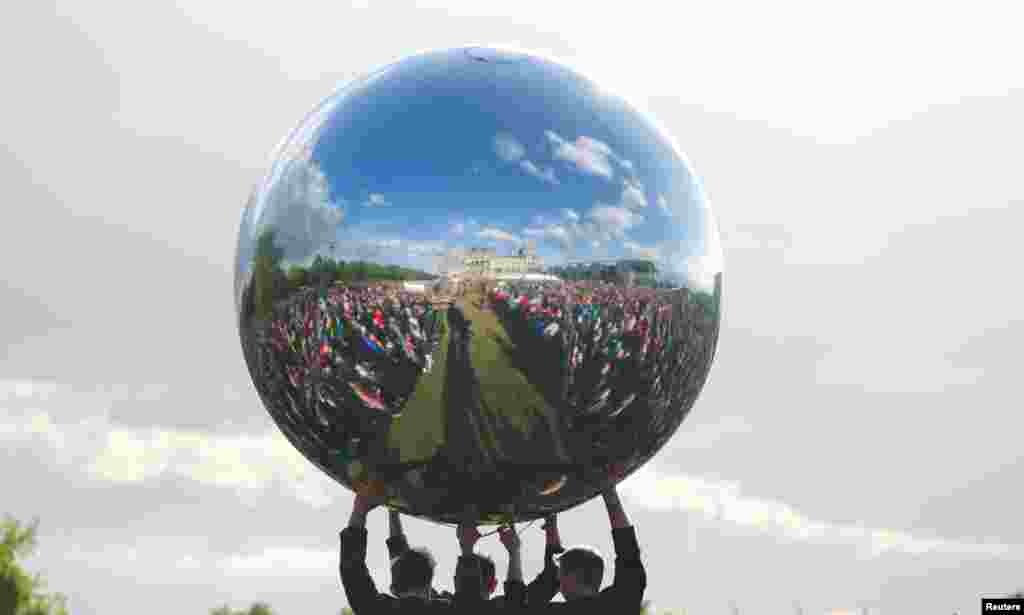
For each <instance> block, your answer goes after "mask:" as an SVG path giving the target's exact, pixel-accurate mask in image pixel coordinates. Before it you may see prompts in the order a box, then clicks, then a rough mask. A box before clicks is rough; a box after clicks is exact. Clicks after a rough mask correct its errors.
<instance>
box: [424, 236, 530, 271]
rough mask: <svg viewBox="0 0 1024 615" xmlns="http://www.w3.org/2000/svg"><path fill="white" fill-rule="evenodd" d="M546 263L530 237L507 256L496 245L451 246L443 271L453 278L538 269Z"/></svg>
mask: <svg viewBox="0 0 1024 615" xmlns="http://www.w3.org/2000/svg"><path fill="white" fill-rule="evenodd" d="M543 267H544V265H543V262H542V261H541V258H540V257H539V256H537V251H536V246H535V245H534V243H533V242H532V241H530V242H527V244H526V245H525V246H524V247H522V248H519V249H518V250H516V251H515V253H513V254H510V255H507V256H498V253H497V250H495V249H494V248H470V249H468V250H457V249H456V250H449V251H448V252H447V253H446V254H445V256H444V258H443V262H442V266H441V271H440V274H441V275H444V276H447V277H450V278H454V277H465V276H471V277H481V278H493V277H495V276H500V275H507V274H526V273H539V272H540V271H541V270H542V269H543Z"/></svg>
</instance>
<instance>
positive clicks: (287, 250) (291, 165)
mask: <svg viewBox="0 0 1024 615" xmlns="http://www.w3.org/2000/svg"><path fill="white" fill-rule="evenodd" d="M263 198H264V203H263V206H262V212H263V214H262V216H261V218H260V219H259V220H257V225H258V226H265V227H271V228H273V229H274V230H275V231H276V236H277V244H278V245H279V246H281V247H282V248H283V249H284V258H285V259H287V260H290V261H302V260H305V259H306V258H308V257H310V256H312V255H313V254H315V253H316V252H317V251H318V250H319V249H320V248H321V247H323V246H324V245H326V244H328V243H330V242H331V241H333V240H334V238H335V236H336V233H337V228H338V226H339V225H340V224H341V221H342V219H343V218H344V211H343V209H342V206H341V204H340V203H333V202H332V201H331V199H330V188H329V186H328V184H327V177H326V176H325V175H324V174H323V172H322V171H321V170H320V168H319V166H317V164H316V163H315V162H313V161H312V160H311V159H309V158H297V159H295V160H292V161H290V162H288V163H287V164H286V165H285V166H284V167H283V169H282V171H281V174H280V176H278V177H277V178H276V182H275V183H274V184H273V185H272V186H270V187H269V188H268V189H267V190H266V193H265V194H264V196H263Z"/></svg>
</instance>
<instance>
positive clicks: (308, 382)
mask: <svg viewBox="0 0 1024 615" xmlns="http://www.w3.org/2000/svg"><path fill="white" fill-rule="evenodd" d="M440 323H441V315H440V314H439V313H437V312H436V311H434V309H433V308H432V306H431V304H430V303H429V301H427V299H426V297H424V296H422V295H415V294H411V293H404V292H394V291H389V290H388V289H386V288H384V287H383V286H369V287H365V288H346V287H332V288H329V289H323V290H320V291H317V290H314V289H305V290H304V291H302V292H300V293H298V294H296V295H294V296H292V297H290V298H289V299H288V300H286V301H283V302H280V303H279V304H278V305H276V306H275V307H274V312H273V317H272V319H271V321H270V323H269V328H268V330H267V331H266V332H265V335H264V336H262V339H263V340H264V342H265V343H263V344H261V346H262V347H263V348H262V350H263V353H262V354H263V360H262V363H263V365H262V368H263V374H264V378H265V379H266V380H270V381H271V382H268V385H272V386H273V388H274V389H275V390H274V392H273V396H274V397H275V399H274V400H273V402H274V403H273V405H274V406H275V407H277V408H278V409H279V411H280V412H281V413H283V414H287V415H291V417H290V418H289V417H284V416H281V417H280V418H283V419H284V420H285V422H291V421H295V422H296V427H298V423H304V424H305V429H298V430H297V431H300V432H301V431H307V430H308V429H309V427H310V426H312V425H315V424H319V425H321V426H322V427H323V428H324V430H325V431H327V432H332V431H333V430H335V429H340V430H342V431H343V432H344V433H345V434H346V436H347V437H346V439H348V436H352V437H356V438H357V439H358V437H359V434H362V433H365V431H366V430H365V429H364V428H363V427H362V426H363V425H365V424H366V422H367V421H371V422H372V421H373V419H374V418H376V417H388V416H397V415H398V414H400V413H401V411H402V408H403V407H404V406H405V403H406V402H407V401H408V398H409V396H410V395H411V394H412V392H413V390H414V389H415V387H416V382H417V380H418V378H419V376H420V374H422V373H424V372H429V371H431V369H432V368H433V353H434V351H435V349H436V346H437V344H438V340H439V338H440V335H441V329H440ZM367 444H368V443H367ZM364 452H365V451H362V452H356V451H353V452H352V453H351V455H350V456H351V457H358V456H362V454H363V453H364Z"/></svg>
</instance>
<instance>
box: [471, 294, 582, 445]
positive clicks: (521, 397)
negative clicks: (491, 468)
mask: <svg viewBox="0 0 1024 615" xmlns="http://www.w3.org/2000/svg"><path fill="white" fill-rule="evenodd" d="M463 308H464V311H465V314H466V317H467V318H468V319H469V320H471V321H472V322H473V331H474V335H473V339H472V344H471V348H470V361H471V362H472V365H473V368H474V370H475V372H476V376H477V379H478V380H479V388H478V392H477V395H478V396H479V399H480V406H481V415H482V417H483V418H484V420H485V422H486V423H487V425H488V431H490V432H492V433H494V434H495V436H496V438H497V443H498V444H499V446H500V449H501V450H500V451H497V452H498V453H499V456H500V457H501V458H504V459H508V460H516V461H518V462H520V463H521V462H522V461H523V460H530V462H531V463H536V464H542V465H543V464H560V463H568V461H569V459H568V457H567V455H566V452H565V447H564V445H563V442H562V437H561V429H560V428H559V419H558V416H557V413H556V411H555V410H554V409H553V408H552V407H551V406H550V405H549V404H548V403H546V402H545V399H544V397H543V396H542V395H541V394H540V392H539V391H538V390H537V389H536V388H535V387H534V386H533V385H532V384H531V383H530V381H529V380H528V379H527V377H526V375H525V374H524V372H523V370H522V369H520V367H519V366H517V365H516V364H515V363H514V358H516V357H518V358H519V359H521V360H528V359H530V357H523V356H521V354H520V353H518V352H517V349H516V345H515V344H514V343H513V342H512V340H511V339H510V338H509V336H508V334H507V333H506V332H505V329H504V327H502V325H501V323H500V322H498V319H497V317H496V316H495V314H494V313H493V312H491V311H489V310H481V309H479V308H477V307H476V303H475V301H473V300H467V301H465V302H464V303H463ZM537 358H538V359H540V357H537Z"/></svg>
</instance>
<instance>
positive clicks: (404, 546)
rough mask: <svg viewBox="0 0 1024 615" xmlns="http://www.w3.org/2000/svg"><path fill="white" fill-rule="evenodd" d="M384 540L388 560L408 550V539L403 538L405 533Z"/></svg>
mask: <svg viewBox="0 0 1024 615" xmlns="http://www.w3.org/2000/svg"><path fill="white" fill-rule="evenodd" d="M385 542H386V544H387V545H388V559H389V560H393V559H395V558H396V557H398V556H399V555H401V554H403V553H405V552H406V551H408V550H409V541H408V540H406V539H405V534H398V535H397V536H391V537H390V538H388V539H387V540H386V541H385Z"/></svg>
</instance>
